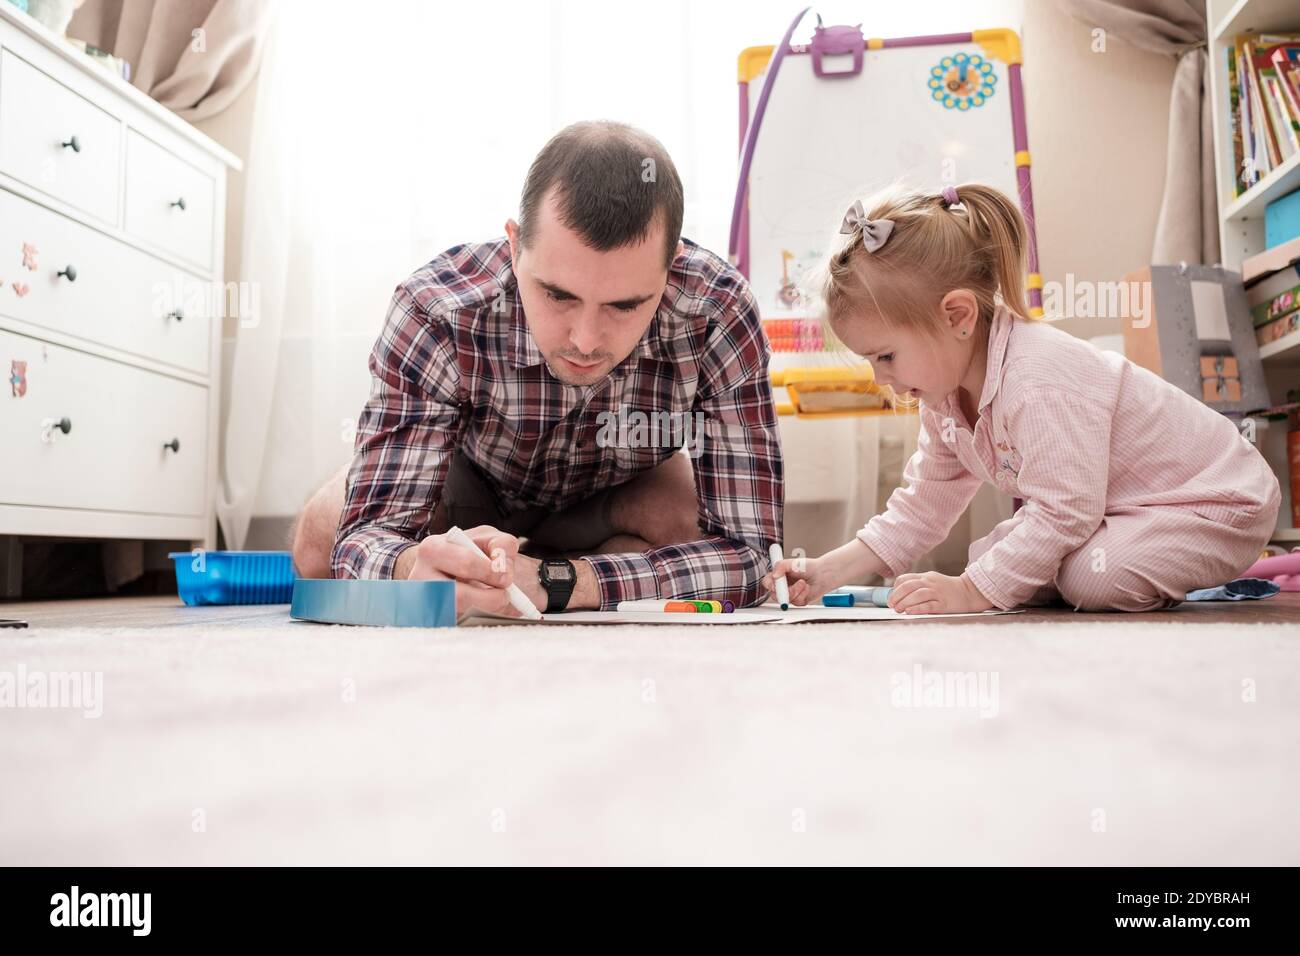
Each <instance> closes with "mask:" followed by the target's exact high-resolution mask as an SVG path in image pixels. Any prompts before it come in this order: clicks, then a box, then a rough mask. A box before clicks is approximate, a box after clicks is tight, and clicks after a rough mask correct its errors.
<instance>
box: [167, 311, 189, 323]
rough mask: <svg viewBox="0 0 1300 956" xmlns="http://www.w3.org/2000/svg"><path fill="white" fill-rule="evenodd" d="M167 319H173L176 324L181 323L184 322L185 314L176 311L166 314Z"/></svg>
mask: <svg viewBox="0 0 1300 956" xmlns="http://www.w3.org/2000/svg"><path fill="white" fill-rule="evenodd" d="M167 318H169V319H175V320H176V321H177V322H182V321H184V320H185V313H184V312H183V311H182V310H180V309H177V310H176V311H175V312H168V313H167Z"/></svg>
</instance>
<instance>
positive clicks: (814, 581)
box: [763, 555, 841, 607]
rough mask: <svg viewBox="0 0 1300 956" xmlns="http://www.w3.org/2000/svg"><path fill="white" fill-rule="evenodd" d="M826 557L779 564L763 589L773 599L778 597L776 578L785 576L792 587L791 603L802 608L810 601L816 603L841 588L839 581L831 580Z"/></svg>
mask: <svg viewBox="0 0 1300 956" xmlns="http://www.w3.org/2000/svg"><path fill="white" fill-rule="evenodd" d="M826 557H827V556H826V555H823V556H822V557H820V558H786V559H785V560H784V561H780V562H778V563H777V565H776V567H774V568H773V569H772V570H771V571H770V572H768V573H767V574H766V575H765V576H764V577H763V587H765V588H767V593H768V594H769V595H771V596H772V597H773V598H775V597H776V577H779V576H781V575H782V574H784V575H785V580H786V583H787V584H789V585H790V603H791V604H794V605H797V606H799V607H802V606H803V605H805V604H807V603H808V602H809V601H815V600H816V599H817V598H819V597H821V596H822V595H823V594H825V593H826V592H827V591H831V590H834V589H835V588H837V587H839V586H840V583H841V582H839V581H833V580H830V578H831V574H830V573H829V572H830V569H829V568H828V567H827V561H826Z"/></svg>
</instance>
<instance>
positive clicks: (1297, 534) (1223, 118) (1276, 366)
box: [1206, 0, 1300, 547]
mask: <svg viewBox="0 0 1300 956" xmlns="http://www.w3.org/2000/svg"><path fill="white" fill-rule="evenodd" d="M1206 20H1207V33H1208V35H1209V42H1208V48H1209V49H1208V53H1209V60H1210V98H1211V103H1210V106H1211V109H1210V113H1211V115H1212V116H1213V126H1214V174H1215V189H1216V196H1217V199H1218V202H1217V206H1218V210H1219V244H1220V247H1221V249H1222V252H1221V255H1222V257H1223V266H1224V268H1226V269H1233V270H1236V271H1238V272H1239V271H1241V265H1242V262H1243V261H1244V260H1246V259H1248V258H1249V257H1250V256H1253V255H1255V254H1257V253H1260V252H1263V251H1264V208H1265V207H1266V206H1267V205H1268V204H1269V203H1270V202H1272V201H1273V200H1275V199H1280V198H1281V197H1282V196H1285V195H1286V194H1287V193H1289V192H1292V191H1293V190H1295V189H1300V154H1297V155H1295V156H1292V157H1291V158H1290V159H1289V160H1287V161H1286V162H1285V163H1283V164H1282V165H1281V166H1279V167H1277V168H1276V169H1274V170H1272V171H1271V172H1269V174H1268V175H1267V176H1265V177H1263V178H1262V179H1261V180H1260V181H1259V182H1257V183H1255V185H1253V186H1252V187H1251V188H1250V189H1248V190H1247V191H1246V192H1244V193H1242V194H1241V195H1240V196H1234V195H1233V174H1234V169H1233V155H1232V130H1231V127H1230V125H1229V120H1228V61H1227V51H1228V50H1229V49H1230V48H1231V47H1232V40H1233V38H1234V37H1236V36H1237V35H1239V34H1242V33H1300V0H1208V3H1207V4H1206ZM1259 354H1260V357H1261V358H1262V359H1263V362H1264V378H1265V380H1266V381H1267V383H1268V391H1269V395H1270V396H1271V397H1272V399H1273V401H1275V402H1281V401H1282V400H1283V398H1284V397H1285V395H1286V392H1287V390H1288V389H1291V388H1297V387H1300V331H1297V332H1292V333H1290V334H1289V335H1287V336H1285V337H1283V338H1281V339H1279V340H1278V341H1276V342H1270V343H1269V344H1268V345H1265V346H1261V348H1260V350H1259ZM1269 425H1270V426H1271V427H1266V428H1260V429H1259V430H1258V442H1259V449H1260V451H1261V452H1262V453H1263V455H1264V458H1265V459H1266V460H1267V461H1268V463H1269V465H1270V466H1272V468H1273V471H1274V473H1275V474H1276V475H1277V476H1278V482H1279V484H1281V486H1282V508H1281V510H1280V511H1279V513H1278V527H1277V530H1276V532H1275V534H1274V538H1273V540H1274V541H1275V542H1276V543H1278V544H1286V545H1288V546H1292V547H1293V546H1294V545H1295V543H1297V542H1300V529H1296V528H1293V527H1291V494H1290V487H1289V486H1290V481H1289V478H1288V469H1287V460H1286V428H1285V427H1284V425H1283V423H1281V422H1274V423H1269Z"/></svg>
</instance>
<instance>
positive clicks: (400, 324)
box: [332, 238, 784, 609]
mask: <svg viewBox="0 0 1300 956" xmlns="http://www.w3.org/2000/svg"><path fill="white" fill-rule="evenodd" d="M684 243H685V247H686V248H685V251H684V253H683V255H681V256H679V257H678V259H677V260H676V261H675V262H674V263H673V265H672V268H671V269H670V270H669V273H668V283H667V287H666V288H665V290H664V295H663V299H662V300H661V301H660V304H659V309H658V311H657V312H656V314H655V318H654V319H653V320H652V321H651V323H650V326H649V328H648V329H647V330H646V333H645V335H644V336H643V337H642V338H641V341H640V343H639V344H638V345H637V347H636V348H634V349H633V350H632V353H631V354H630V355H629V356H628V357H627V358H626V359H625V360H624V361H623V362H622V363H620V364H619V365H617V366H615V367H614V368H613V369H612V370H611V371H610V372H609V374H608V375H607V376H606V377H605V378H604V379H603V380H602V381H600V382H597V383H596V384H595V385H591V386H574V385H565V384H563V383H562V382H560V381H559V380H558V379H556V378H555V377H554V376H552V375H551V373H550V371H549V369H548V368H547V367H546V363H545V361H544V360H543V357H542V354H541V352H540V351H539V350H538V348H537V345H536V343H535V342H534V341H533V337H532V335H531V334H530V333H529V331H528V326H527V324H526V322H525V320H524V312H523V303H522V301H521V300H520V298H519V296H518V295H517V294H516V289H517V286H516V280H515V276H514V271H513V269H512V266H511V261H510V245H509V243H508V242H507V241H506V239H505V238H501V239H497V240H494V241H492V242H485V243H477V244H470V245H462V246H455V247H453V248H451V249H448V250H447V251H446V252H444V253H443V254H442V255H440V256H438V257H437V258H436V259H434V260H433V261H432V262H430V263H428V264H427V265H425V266H424V267H422V268H421V269H419V270H418V271H417V272H416V273H415V274H414V275H412V276H411V277H410V278H409V279H407V280H406V281H405V282H403V283H402V284H401V285H399V286H398V287H397V290H396V292H395V294H394V296H393V302H392V305H391V307H390V309H389V313H388V318H387V321H386V323H385V326H384V330H383V332H382V333H381V334H380V336H379V340H378V341H377V342H376V343H375V348H374V351H373V352H372V354H371V357H370V371H371V375H372V377H373V380H372V388H371V395H370V399H369V401H367V403H366V405H365V408H364V409H363V411H362V413H361V419H360V421H359V423H358V427H357V444H356V455H355V458H354V459H353V463H352V468H351V470H350V472H349V474H348V493H347V503H346V505H345V506H344V509H343V516H342V519H341V522H340V524H339V530H338V535H337V538H336V541H335V544H334V552H333V557H332V564H333V572H334V576H335V577H340V578H342V577H349V578H385V577H391V575H392V572H393V565H394V563H395V562H396V560H397V556H398V554H400V553H401V552H402V551H403V550H404V549H406V548H408V547H410V546H411V545H412V544H414V543H415V542H416V541H419V540H420V539H421V538H423V537H424V536H426V535H427V534H429V533H430V528H429V525H430V522H431V518H432V515H433V512H434V509H435V507H436V506H437V504H438V501H439V498H440V495H441V491H442V485H443V481H444V479H445V477H446V474H447V466H448V462H449V460H450V458H451V456H452V454H453V452H455V451H456V450H457V449H460V450H461V451H463V453H464V454H465V455H466V456H467V457H468V458H469V459H470V460H471V461H473V462H474V463H475V464H476V465H478V467H479V468H480V469H481V470H482V472H483V473H484V474H485V475H486V476H487V478H488V480H489V481H490V482H491V483H492V484H494V485H495V487H496V490H497V493H498V495H499V497H500V500H501V501H502V503H503V504H504V505H505V507H506V508H507V509H508V510H509V511H511V512H513V511H515V510H517V509H518V510H522V509H524V508H527V507H529V506H542V507H545V508H548V509H551V510H559V509H563V508H567V507H569V506H571V505H574V504H577V503H578V502H580V501H582V500H584V499H586V498H588V497H590V496H591V495H593V494H595V493H597V492H599V491H602V490H604V489H606V488H610V487H613V486H615V485H618V484H621V483H622V482H625V481H628V480H629V479H631V478H633V477H635V476H636V475H638V474H640V473H641V472H644V471H646V470H648V469H650V468H653V467H655V466H656V465H658V464H660V463H662V462H663V461H665V460H666V459H667V458H668V456H669V455H671V454H674V453H675V452H676V449H674V448H671V447H621V446H620V444H619V442H612V443H611V442H609V441H598V440H597V436H598V433H600V432H601V430H602V427H605V428H606V431H605V432H604V436H605V437H607V436H608V435H609V431H608V427H609V424H610V422H611V419H610V417H609V416H601V413H602V412H606V413H611V414H612V415H615V416H617V415H619V414H620V409H622V414H623V415H627V414H630V413H631V412H635V411H642V412H644V413H645V414H647V415H650V416H652V415H655V414H658V413H662V412H672V413H675V414H677V415H682V416H688V415H692V413H696V412H698V413H702V415H703V425H704V427H703V434H702V436H700V437H697V438H695V439H694V441H698V442H699V444H700V451H701V454H699V456H698V457H695V458H693V459H692V461H693V465H694V471H695V486H696V491H697V494H698V498H699V523H700V527H701V529H702V531H703V533H704V537H703V538H701V539H700V540H698V541H692V542H689V543H683V544H675V545H669V546H666V547H661V548H655V549H654V550H651V551H648V552H646V553H645V554H617V555H593V556H591V557H589V558H586V559H585V560H587V561H589V562H590V563H591V566H592V567H593V568H594V569H595V572H596V577H597V579H598V580H599V583H600V605H601V607H602V608H606V609H609V608H613V607H615V606H616V605H617V604H618V602H619V601H626V600H634V599H638V598H663V599H667V598H679V597H697V598H706V597H707V598H716V599H723V598H726V599H729V600H732V601H735V602H736V603H737V605H738V606H741V605H751V604H755V603H757V602H758V601H759V600H760V599H761V598H762V596H763V595H762V593H761V587H760V584H759V581H760V579H761V578H762V576H763V575H764V574H765V573H766V571H767V567H768V558H767V548H768V545H769V544H771V542H773V541H779V540H780V535H781V521H782V509H783V504H784V500H783V498H784V481H783V472H782V462H781V447H780V440H779V436H778V433H777V426H776V415H775V412H774V409H773V406H772V395H771V387H770V384H769V381H768V348H767V343H766V340H765V339H764V337H763V330H762V326H761V323H760V321H759V315H758V308H757V305H756V303H755V301H754V298H753V296H752V294H751V293H750V291H749V287H748V285H747V284H746V282H745V280H744V278H743V277H742V276H741V275H740V274H739V273H737V272H736V271H735V270H734V269H733V268H731V267H730V266H728V265H727V264H726V263H725V262H724V261H723V260H721V259H719V258H718V257H717V256H716V255H714V254H713V253H711V252H709V251H708V250H706V249H703V248H701V247H700V246H698V245H696V244H695V243H693V242H690V241H689V240H684ZM598 416H600V417H598ZM624 420H626V419H624ZM691 420H692V421H696V420H697V419H694V418H692V419H691ZM623 444H624V445H634V444H638V443H636V442H632V441H628V442H624V443H623ZM602 446H603V447H602ZM679 447H680V446H679Z"/></svg>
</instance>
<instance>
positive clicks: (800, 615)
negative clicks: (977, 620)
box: [456, 604, 1021, 627]
mask: <svg viewBox="0 0 1300 956" xmlns="http://www.w3.org/2000/svg"><path fill="white" fill-rule="evenodd" d="M1019 613H1021V612H1020V611H971V612H967V613H964V614H899V613H898V612H897V611H895V610H893V609H892V608H887V607H822V606H821V605H811V604H810V605H808V606H807V607H791V608H790V609H789V610H788V611H782V610H781V609H780V608H779V607H777V606H776V605H775V604H765V605H763V606H762V607H749V608H738V609H737V610H736V611H735V612H734V613H731V614H682V613H660V612H657V611H565V612H563V613H560V614H545V615H543V616H542V620H540V621H527V620H523V619H522V618H517V617H506V616H505V615H503V614H493V613H491V612H489V611H480V610H478V609H477V608H472V609H470V610H469V611H466V612H465V613H464V614H462V615H461V617H460V620H458V621H457V622H456V625H457V626H458V627H482V626H489V625H502V624H703V625H727V624H731V625H735V624H801V623H809V622H814V621H815V622H818V623H826V622H828V621H927V620H929V621H933V620H936V619H938V618H945V617H990V616H993V615H998V614H1019Z"/></svg>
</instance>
